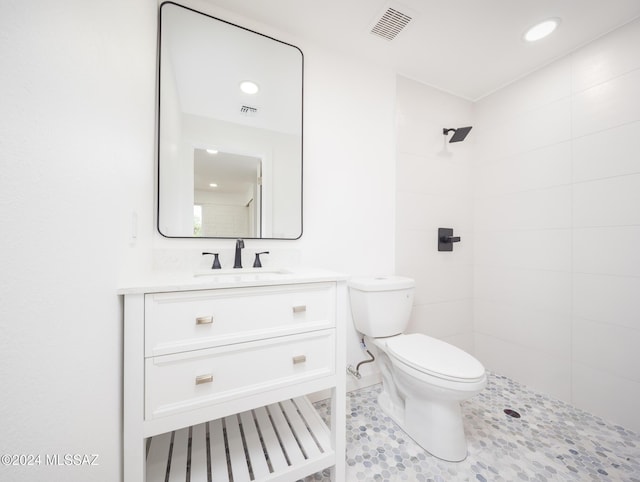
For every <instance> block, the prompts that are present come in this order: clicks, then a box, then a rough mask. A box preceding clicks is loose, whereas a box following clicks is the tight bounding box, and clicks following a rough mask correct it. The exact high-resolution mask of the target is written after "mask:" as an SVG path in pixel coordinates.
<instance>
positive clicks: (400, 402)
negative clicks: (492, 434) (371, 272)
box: [349, 276, 487, 462]
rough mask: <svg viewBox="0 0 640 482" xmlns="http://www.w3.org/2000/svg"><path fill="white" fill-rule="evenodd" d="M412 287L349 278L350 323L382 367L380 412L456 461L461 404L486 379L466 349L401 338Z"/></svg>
mask: <svg viewBox="0 0 640 482" xmlns="http://www.w3.org/2000/svg"><path fill="white" fill-rule="evenodd" d="M414 286H415V283H414V281H413V280H412V279H410V278H403V277H400V276H387V277H375V278H374V277H369V278H352V279H351V280H349V297H350V301H351V312H352V315H353V322H354V324H355V327H356V329H357V330H358V331H359V332H360V333H362V334H363V335H365V342H366V344H367V346H368V347H369V349H370V350H372V352H373V353H374V354H375V356H376V359H377V361H378V363H379V366H380V371H381V373H382V392H381V393H380V395H379V397H378V403H379V404H380V407H381V408H382V410H383V411H384V412H385V413H386V414H387V415H388V416H389V417H391V418H392V419H393V420H394V421H395V422H396V423H397V424H398V425H399V426H400V427H401V428H402V429H403V430H404V431H405V432H406V433H407V434H408V435H409V436H410V437H411V438H412V439H413V440H415V441H416V442H417V443H418V444H419V445H420V446H421V447H422V448H424V449H425V450H426V451H428V452H429V453H431V454H432V455H434V456H436V457H438V458H440V459H443V460H448V461H452V462H459V461H461V460H464V459H465V458H466V456H467V442H466V439H465V435H464V428H463V425H462V414H461V412H460V402H461V401H462V400H467V399H469V398H471V397H473V396H474V395H476V394H478V393H479V392H480V391H481V390H482V389H483V388H484V387H485V386H486V384H487V377H486V374H485V370H484V367H483V366H482V364H481V363H480V362H479V361H478V360H476V359H475V358H474V357H472V356H471V355H469V354H468V353H466V352H465V351H463V350H461V349H459V348H456V347H455V346H453V345H450V344H448V343H445V342H443V341H441V340H437V339H435V338H431V337H429V336H426V335H423V334H408V335H405V334H403V331H404V330H405V329H406V327H407V324H408V322H409V316H410V314H411V307H412V304H413V292H414Z"/></svg>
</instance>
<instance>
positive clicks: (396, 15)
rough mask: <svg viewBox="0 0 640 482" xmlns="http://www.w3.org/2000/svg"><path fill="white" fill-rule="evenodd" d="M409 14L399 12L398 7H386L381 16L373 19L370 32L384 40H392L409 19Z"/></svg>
mask: <svg viewBox="0 0 640 482" xmlns="http://www.w3.org/2000/svg"><path fill="white" fill-rule="evenodd" d="M411 18H412V17H411V15H408V14H406V13H403V12H401V11H400V10H399V9H398V8H394V7H387V8H386V9H385V10H384V11H383V13H382V16H381V17H380V18H379V19H378V20H377V21H374V22H375V23H374V25H373V27H372V28H371V33H372V34H373V35H376V36H378V37H382V38H383V39H386V40H393V39H394V38H396V37H397V36H398V34H399V33H400V32H402V30H403V29H404V28H405V27H406V26H407V25H408V24H409V22H410V21H411Z"/></svg>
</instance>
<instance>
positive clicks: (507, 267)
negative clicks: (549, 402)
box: [474, 21, 640, 430]
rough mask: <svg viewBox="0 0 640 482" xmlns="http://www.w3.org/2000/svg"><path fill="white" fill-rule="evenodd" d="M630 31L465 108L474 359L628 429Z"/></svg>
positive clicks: (633, 153) (632, 256)
mask: <svg viewBox="0 0 640 482" xmlns="http://www.w3.org/2000/svg"><path fill="white" fill-rule="evenodd" d="M639 45H640V22H639V21H634V22H633V23H631V24H628V25H626V26H624V27H623V28H621V29H618V30H617V31H615V32H613V33H610V34H609V35H607V36H605V37H603V38H601V39H599V40H597V41H595V42H593V43H591V44H589V45H588V46H586V47H584V48H582V49H580V50H578V51H576V52H575V53H573V54H572V55H569V56H567V57H565V58H563V59H560V60H558V61H556V62H554V63H553V64H551V65H549V66H547V67H546V68H544V69H542V70H540V71H538V72H536V73H534V74H532V75H530V76H528V77H526V78H524V79H522V80H521V81H519V82H517V83H515V84H512V85H510V86H509V87H507V88H505V89H502V90H501V91H499V92H497V93H495V94H493V95H491V96H489V97H486V98H484V99H482V100H481V101H479V102H477V103H476V105H475V123H476V127H477V133H478V136H477V140H476V147H477V149H476V155H475V157H474V239H475V244H474V334H475V337H474V340H475V353H476V355H477V356H478V357H479V358H480V359H482V360H483V361H484V363H485V364H486V365H487V366H488V367H490V368H492V369H494V370H496V371H499V372H501V373H504V374H505V375H509V376H513V377H514V378H516V379H517V380H519V381H521V382H524V383H526V384H529V385H531V386H533V387H535V388H537V389H540V390H543V391H545V392H547V393H550V394H551V395H554V396H556V397H558V398H561V399H563V400H567V401H570V402H572V403H573V404H574V405H576V406H578V407H581V408H584V409H587V410H589V411H592V412H594V413H597V414H599V415H602V416H604V417H606V418H608V419H611V420H613V421H617V422H619V423H622V424H623V425H625V426H627V427H630V428H633V429H635V430H640V416H639V415H638V414H637V412H636V411H635V410H634V408H635V407H637V403H638V400H640V353H639V351H638V347H639V346H640V300H639V298H640V56H639V55H638V46H639Z"/></svg>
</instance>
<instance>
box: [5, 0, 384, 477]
mask: <svg viewBox="0 0 640 482" xmlns="http://www.w3.org/2000/svg"><path fill="white" fill-rule="evenodd" d="M204 6H205V5H203V7H204ZM156 8H157V3H156V2H155V1H150V2H129V1H124V0H110V1H109V2H107V1H93V2H83V1H79V0H62V1H60V2H55V3H51V2H46V1H32V2H2V3H0V32H1V33H0V58H2V69H1V70H0V89H1V90H2V93H3V94H2V109H1V112H2V115H0V150H1V156H0V159H1V160H0V162H1V163H2V166H1V168H2V176H0V219H1V220H2V223H3V235H2V237H1V238H0V239H1V241H0V243H1V246H0V248H1V249H0V266H1V267H2V276H1V277H0V293H2V296H1V298H0V354H1V355H0V361H1V363H0V383H1V384H2V387H3V395H2V397H1V399H0V413H2V417H0V434H2V435H1V436H0V453H9V454H12V453H16V454H20V453H23V454H30V453H36V454H43V455H44V454H65V453H97V454H99V455H100V457H99V463H100V465H99V466H97V467H66V468H62V467H51V466H44V465H42V466H40V467H2V468H0V470H1V472H0V473H1V475H0V478H2V479H3V480H5V479H6V480H11V481H15V482H20V481H29V482H34V481H49V480H61V479H64V480H66V481H70V482H74V481H82V482H87V481H91V480H96V481H117V480H119V479H120V472H121V423H122V420H121V416H122V412H121V403H122V399H121V396H122V389H121V383H122V378H121V377H122V361H121V359H122V349H121V346H122V311H121V310H122V307H121V302H120V300H119V299H118V297H117V296H116V294H115V292H116V289H117V288H118V286H119V285H121V284H123V283H127V282H128V280H130V279H132V278H135V277H136V276H137V275H139V274H141V273H144V272H145V271H147V270H148V269H151V268H152V267H153V266H156V267H158V266H161V267H167V266H169V267H172V266H174V267H175V265H176V264H181V263H182V261H184V260H188V261H190V262H192V261H197V262H200V260H201V258H202V256H200V252H201V251H205V250H206V251H211V250H213V249H217V250H221V251H223V252H224V254H225V256H226V258H225V257H223V262H226V263H227V266H228V263H229V262H230V259H232V258H231V257H232V247H233V242H232V241H230V240H226V241H225V240H211V241H203V240H175V239H166V238H163V237H162V236H161V235H160V234H158V233H157V231H156V228H155V222H156V220H155V214H154V209H155V207H154V206H155V181H154V171H155V167H154V166H155V158H154V155H155V152H154V151H155V147H154V146H155V141H154V118H155V98H154V96H155V68H156V58H155V56H156V22H157V16H156ZM209 8H210V9H211V7H209ZM214 13H217V14H218V16H221V17H223V18H225V19H227V20H230V21H235V22H237V23H240V24H242V25H243V26H246V27H249V28H254V29H255V30H258V31H260V32H262V33H265V34H268V35H273V36H275V37H277V38H280V39H281V40H284V41H287V42H290V43H293V44H296V45H298V46H299V47H300V48H301V49H302V50H303V52H304V54H305V146H304V154H305V164H304V181H305V185H304V203H305V204H304V235H303V237H302V238H301V239H300V240H298V241H252V240H248V241H247V242H246V246H247V248H246V249H245V264H247V265H248V264H249V263H250V262H252V260H253V259H252V254H253V252H255V251H260V250H265V249H267V250H270V251H272V253H273V255H270V256H268V257H263V258H265V260H270V261H271V262H274V260H278V259H280V260H283V259H286V260H291V259H294V260H296V261H298V262H301V263H304V264H308V265H312V266H318V267H325V268H329V269H336V270H341V271H344V272H346V273H351V274H365V273H373V272H382V273H389V272H393V271H394V254H393V253H394V249H393V246H394V235H393V229H394V212H395V209H394V181H393V179H394V140H393V139H394V134H393V105H394V92H395V77H394V74H393V73H392V72H391V71H388V70H386V69H382V68H379V67H376V66H372V65H369V64H366V63H362V62H360V61H357V60H354V59H350V58H346V57H343V56H342V54H341V53H339V52H329V51H325V50H323V49H322V48H320V47H318V46H315V45H310V44H306V43H304V42H301V41H299V39H294V38H291V37H288V36H286V35H283V34H281V32H276V31H274V30H273V29H269V28H267V27H265V26H262V25H259V24H256V23H255V22H252V21H249V20H247V19H241V18H238V17H234V16H232V15H226V14H224V12H218V11H217V10H216V11H215V12H214ZM134 213H135V216H136V218H137V222H136V224H137V237H136V238H135V239H133V238H132V236H131V234H132V232H131V231H132V224H134V223H133V222H132V217H133V215H134ZM185 252H186V253H187V255H185V254H184V253H185ZM207 261H208V262H210V260H204V263H205V265H206V263H207ZM172 263H173V265H172ZM180 267H184V265H181V266H180ZM188 268H189V267H188ZM349 349H350V350H351V351H350V354H349V357H350V359H353V360H359V359H360V357H361V353H360V350H359V348H358V345H357V341H356V335H355V332H354V331H351V332H350V343H349Z"/></svg>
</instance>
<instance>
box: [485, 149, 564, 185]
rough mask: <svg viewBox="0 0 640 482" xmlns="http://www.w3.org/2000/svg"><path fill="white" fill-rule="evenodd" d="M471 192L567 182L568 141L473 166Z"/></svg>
mask: <svg viewBox="0 0 640 482" xmlns="http://www.w3.org/2000/svg"><path fill="white" fill-rule="evenodd" d="M475 171H476V176H475V187H476V191H475V195H476V196H491V195H499V194H509V193H515V192H518V191H527V190H531V189H541V188H546V187H554V186H560V185H565V184H569V183H570V182H571V143H570V142H561V143H559V144H553V145H551V146H548V147H543V148H541V149H536V150H533V151H527V152H524V153H521V154H516V155H514V156H511V157H507V158H504V159H500V160H498V161H497V162H491V163H486V164H483V165H481V166H477V167H476V168H475Z"/></svg>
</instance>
